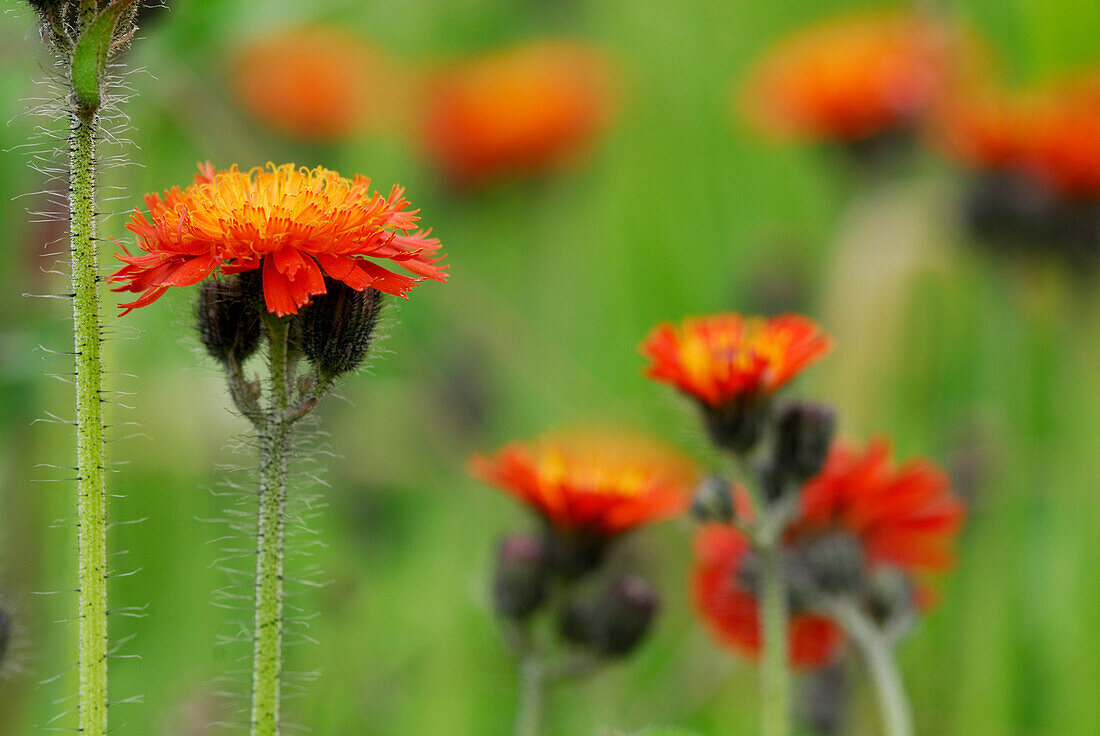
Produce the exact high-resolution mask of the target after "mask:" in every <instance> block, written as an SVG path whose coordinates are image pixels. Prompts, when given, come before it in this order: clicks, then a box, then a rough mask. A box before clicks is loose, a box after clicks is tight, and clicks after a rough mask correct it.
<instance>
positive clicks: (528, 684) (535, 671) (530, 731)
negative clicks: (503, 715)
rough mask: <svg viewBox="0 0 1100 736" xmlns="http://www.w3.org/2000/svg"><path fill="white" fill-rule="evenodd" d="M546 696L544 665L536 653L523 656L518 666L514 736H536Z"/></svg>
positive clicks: (540, 723)
mask: <svg viewBox="0 0 1100 736" xmlns="http://www.w3.org/2000/svg"><path fill="white" fill-rule="evenodd" d="M545 697H546V666H545V664H544V663H543V662H542V660H541V659H540V658H539V657H538V656H536V655H530V656H528V657H526V658H524V660H523V662H521V663H520V668H519V703H518V704H517V705H516V727H515V731H514V736H538V733H539V730H540V727H541V725H542V708H543V700H544V699H545Z"/></svg>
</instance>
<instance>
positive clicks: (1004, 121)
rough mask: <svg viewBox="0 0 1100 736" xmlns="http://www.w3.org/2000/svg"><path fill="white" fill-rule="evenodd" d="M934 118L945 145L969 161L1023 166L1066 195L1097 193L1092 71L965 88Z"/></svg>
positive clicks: (1095, 77)
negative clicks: (1011, 87) (1007, 89)
mask: <svg viewBox="0 0 1100 736" xmlns="http://www.w3.org/2000/svg"><path fill="white" fill-rule="evenodd" d="M940 123H941V135H942V138H943V140H944V141H945V142H946V144H947V148H948V149H949V151H950V152H951V153H952V154H953V155H955V156H956V157H957V158H959V159H961V160H962V161H964V162H965V163H967V164H969V165H971V166H974V167H977V168H983V169H990V170H1005V171H1013V172H1016V173H1026V174H1029V175H1031V176H1032V177H1033V178H1034V179H1035V180H1036V181H1038V182H1040V183H1042V184H1044V185H1046V186H1049V187H1050V188H1052V189H1053V190H1055V191H1057V192H1060V193H1062V194H1065V195H1069V196H1076V197H1092V198H1095V197H1097V196H1100V72H1092V73H1090V74H1086V75H1083V76H1082V77H1080V78H1078V79H1076V80H1074V81H1072V82H1070V83H1063V84H1060V85H1054V86H1051V87H1048V88H1040V89H1035V90H1030V91H1028V92H1021V93H1016V94H1004V93H996V92H992V91H989V90H974V89H965V90H963V91H962V92H961V93H960V94H959V95H958V96H956V97H955V98H953V99H952V101H951V102H950V104H947V105H945V106H944V112H943V114H942V115H941V116H940Z"/></svg>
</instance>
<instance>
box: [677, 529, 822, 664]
mask: <svg viewBox="0 0 1100 736" xmlns="http://www.w3.org/2000/svg"><path fill="white" fill-rule="evenodd" d="M750 552H751V550H750V548H749V543H748V541H747V540H746V539H745V537H744V536H743V535H742V534H741V533H740V532H738V531H737V530H735V529H734V528H733V527H730V526H726V525H724V524H708V525H707V526H705V527H703V528H702V529H700V530H699V532H698V533H697V534H696V537H695V568H694V570H693V571H692V577H691V589H692V597H693V599H694V601H695V608H696V610H697V611H698V613H699V616H700V617H701V618H702V619H703V621H704V623H705V624H706V625H707V627H708V629H709V630H710V632H711V634H712V635H713V636H714V638H715V639H717V640H718V641H719V642H721V643H722V644H724V645H726V646H728V647H730V648H732V649H734V650H736V651H738V652H740V653H741V654H743V655H744V656H746V657H749V658H750V659H752V660H754V661H755V660H756V659H758V658H759V657H760V654H761V651H762V649H763V647H762V644H763V639H762V636H761V629H760V613H759V610H758V608H757V600H756V593H755V592H754V591H753V590H751V589H750V588H749V587H748V586H747V585H745V584H744V582H743V580H742V578H743V577H744V576H743V574H742V568H743V567H744V565H745V563H746V561H747V560H748V558H749V556H750ZM789 627H790V628H789V632H790V633H789V640H788V650H789V656H790V661H791V664H792V665H793V666H795V667H799V668H803V669H805V668H812V667H819V666H821V665H824V664H826V663H828V662H829V661H830V660H831V659H832V658H833V656H835V655H836V653H837V651H838V649H839V647H840V645H841V644H842V643H843V641H844V635H843V634H842V633H841V631H840V629H839V628H837V626H836V624H834V623H833V622H832V621H831V620H829V619H828V618H827V617H826V616H824V615H823V614H819V613H813V612H811V611H806V610H792V611H791V614H790V620H789Z"/></svg>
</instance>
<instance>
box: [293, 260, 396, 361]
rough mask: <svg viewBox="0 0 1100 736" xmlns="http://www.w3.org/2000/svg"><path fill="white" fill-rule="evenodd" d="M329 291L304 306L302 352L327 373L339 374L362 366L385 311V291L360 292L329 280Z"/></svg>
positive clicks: (340, 282)
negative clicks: (383, 298) (383, 307)
mask: <svg viewBox="0 0 1100 736" xmlns="http://www.w3.org/2000/svg"><path fill="white" fill-rule="evenodd" d="M325 284H326V286H327V287H328V293H325V294H320V295H318V296H315V297H313V302H312V303H311V304H310V305H309V306H307V307H303V308H302V311H301V313H300V315H299V319H298V322H299V324H300V325H301V331H302V334H301V347H302V352H303V353H305V356H306V357H307V358H309V360H310V361H312V362H313V364H314V365H315V366H316V367H317V370H318V371H319V372H320V373H321V374H322V375H324V376H328V377H335V376H338V375H340V374H342V373H348V372H349V371H353V370H355V369H356V368H358V367H359V364H360V363H362V362H363V359H364V358H365V357H366V356H367V351H368V350H369V349H370V345H371V337H372V335H373V333H374V328H375V325H377V324H378V315H379V314H380V313H381V311H382V292H380V291H378V290H377V289H371V288H369V287H368V288H366V289H364V290H363V291H356V290H355V289H353V288H351V287H350V286H348V285H347V284H345V283H344V282H342V281H335V280H332V279H327V280H326V282H325Z"/></svg>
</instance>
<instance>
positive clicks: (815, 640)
mask: <svg viewBox="0 0 1100 736" xmlns="http://www.w3.org/2000/svg"><path fill="white" fill-rule="evenodd" d="M739 493H743V491H740V490H739V489H735V490H734V495H735V497H736V495H738V494H739ZM799 504H800V505H799V515H798V517H797V518H796V520H795V522H794V524H793V525H792V527H791V528H790V529H789V530H788V531H787V533H786V535H785V537H784V541H783V548H784V565H785V567H786V570H787V579H788V583H789V591H788V595H789V597H790V601H789V603H790V607H791V622H790V656H791V662H792V664H793V665H795V666H798V667H802V668H812V667H818V666H821V665H824V664H827V663H828V662H830V661H832V660H833V658H834V656H835V655H836V654H837V653H838V651H839V649H840V645H841V644H842V643H843V641H844V635H843V633H842V631H841V629H840V628H839V627H838V626H837V625H836V624H835V623H834V622H833V621H832V620H831V618H830V616H829V614H828V613H827V610H826V609H827V608H828V606H827V605H824V604H825V603H826V602H827V601H828V600H830V599H832V598H838V597H839V598H848V599H852V600H855V601H857V602H858V605H860V606H861V607H862V608H864V609H865V610H866V611H867V613H868V615H870V616H871V617H872V618H873V619H874V620H875V622H876V623H878V624H879V625H880V626H882V627H883V628H884V629H890V628H907V624H908V622H909V621H910V620H911V618H912V615H913V613H914V611H915V610H916V609H917V608H921V607H924V606H925V605H927V604H928V603H929V602H930V601H931V597H930V595H928V594H927V593H925V592H924V591H923V590H922V589H921V588H920V587H919V582H920V579H919V576H922V575H925V574H927V573H933V572H943V571H945V570H947V569H948V568H950V567H951V565H952V564H953V556H952V548H953V546H954V542H955V537H956V535H957V534H958V531H959V529H960V527H961V525H962V520H963V516H964V514H965V511H964V508H963V506H962V504H961V503H960V502H959V501H958V500H957V499H956V498H955V496H954V494H953V493H952V492H951V490H950V487H949V482H948V479H947V477H946V476H945V475H944V474H943V473H942V472H941V471H940V470H939V469H938V468H936V467H935V466H934V465H932V464H931V463H928V462H926V461H921V460H918V461H913V462H910V463H907V464H905V465H903V466H902V467H900V468H895V467H894V466H893V463H892V462H891V460H890V449H889V446H888V445H887V444H886V443H885V442H884V441H882V440H876V441H874V442H872V443H870V445H868V447H867V448H866V449H864V450H858V449H856V448H854V447H852V446H850V445H847V444H845V443H843V442H837V443H835V444H834V445H833V448H832V450H831V451H830V453H829V457H828V459H827V460H826V463H825V466H824V468H823V469H822V471H821V473H819V474H818V475H817V476H816V477H814V478H811V479H810V480H809V481H807V482H806V483H805V484H804V485H803V487H802V493H801V497H800V500H799ZM737 506H738V507H739V508H744V507H745V504H744V503H738V504H737ZM758 568H759V562H758V560H757V556H756V555H755V553H754V552H753V550H752V548H751V547H750V545H749V543H748V540H746V538H745V537H744V535H743V534H742V533H741V532H740V531H738V530H737V529H735V528H733V527H730V526H726V525H720V524H712V525H708V526H705V527H703V528H702V529H701V530H700V532H699V534H698V536H697V538H696V566H695V570H694V573H693V577H692V590H693V596H694V599H695V605H696V609H697V610H698V612H699V615H700V616H701V617H702V618H703V620H704V621H705V622H706V624H707V625H708V627H709V628H710V630H711V632H712V633H713V634H714V636H715V637H716V638H717V639H718V640H719V641H721V642H723V643H725V644H727V645H728V646H730V647H731V648H733V649H735V650H737V651H739V652H741V653H742V654H745V655H746V656H749V657H752V658H755V657H757V656H759V654H760V648H761V639H760V623H759V613H758V604H757V587H758V578H759V569H758Z"/></svg>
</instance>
